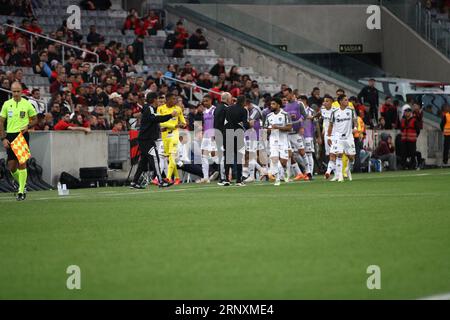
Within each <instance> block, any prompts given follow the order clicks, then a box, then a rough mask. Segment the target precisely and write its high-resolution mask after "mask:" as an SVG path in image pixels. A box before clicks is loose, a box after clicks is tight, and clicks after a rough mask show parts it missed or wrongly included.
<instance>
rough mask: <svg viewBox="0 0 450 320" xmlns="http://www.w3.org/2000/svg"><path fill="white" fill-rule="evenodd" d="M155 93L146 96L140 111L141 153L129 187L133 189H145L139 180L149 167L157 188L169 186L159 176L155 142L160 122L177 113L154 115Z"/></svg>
mask: <svg viewBox="0 0 450 320" xmlns="http://www.w3.org/2000/svg"><path fill="white" fill-rule="evenodd" d="M157 97H158V96H157V95H156V93H153V92H151V93H148V94H147V104H146V105H145V106H144V109H143V110H142V117H141V127H140V129H139V136H138V142H139V150H140V151H141V157H140V159H139V164H138V168H137V170H136V173H135V175H134V179H133V182H131V184H130V187H131V188H135V189H145V187H144V186H141V185H140V184H139V178H140V177H141V175H142V173H143V172H146V171H149V167H150V169H151V170H152V171H154V172H155V173H156V176H157V177H158V181H159V187H168V186H169V185H170V184H168V183H166V182H164V181H163V180H162V176H161V170H160V167H159V155H158V150H157V147H156V143H155V141H156V140H158V139H159V135H160V127H159V124H160V123H161V122H166V121H168V120H170V119H171V118H173V117H176V116H177V112H176V111H174V112H173V113H172V114H168V115H165V116H158V115H156V113H155V109H156V108H155V107H154V106H153V104H154V102H155V100H156V99H157Z"/></svg>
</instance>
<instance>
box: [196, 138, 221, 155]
mask: <svg viewBox="0 0 450 320" xmlns="http://www.w3.org/2000/svg"><path fill="white" fill-rule="evenodd" d="M200 149H202V150H205V151H208V152H214V151H217V146H216V142H215V141H214V140H213V139H212V138H203V139H202V144H201V146H200Z"/></svg>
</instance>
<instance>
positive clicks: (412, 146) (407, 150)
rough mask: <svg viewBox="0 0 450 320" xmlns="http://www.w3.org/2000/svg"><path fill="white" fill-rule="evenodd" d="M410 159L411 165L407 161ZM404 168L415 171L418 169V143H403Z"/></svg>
mask: <svg viewBox="0 0 450 320" xmlns="http://www.w3.org/2000/svg"><path fill="white" fill-rule="evenodd" d="M408 158H409V159H410V161H409V163H408V162H407V159H408ZM402 167H403V168H409V169H414V168H415V167H416V142H409V141H403V142H402Z"/></svg>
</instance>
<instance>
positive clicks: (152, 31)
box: [140, 10, 161, 36]
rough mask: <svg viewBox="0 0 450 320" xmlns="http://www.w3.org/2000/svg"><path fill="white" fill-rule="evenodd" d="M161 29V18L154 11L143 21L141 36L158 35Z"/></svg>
mask: <svg viewBox="0 0 450 320" xmlns="http://www.w3.org/2000/svg"><path fill="white" fill-rule="evenodd" d="M160 28H161V26H160V23H159V17H158V15H157V14H156V13H155V11H154V10H150V11H149V12H148V15H147V16H146V17H144V18H143V19H142V22H141V31H140V34H141V35H143V36H145V35H156V32H157V31H158V30H159V29H160Z"/></svg>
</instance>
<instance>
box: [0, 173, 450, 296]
mask: <svg viewBox="0 0 450 320" xmlns="http://www.w3.org/2000/svg"><path fill="white" fill-rule="evenodd" d="M449 196H450V171H448V170H425V171H419V172H415V171H414V172H393V173H381V174H380V173H372V174H361V175H354V181H353V182H345V183H337V182H335V183H330V182H326V181H323V179H322V178H317V179H316V180H315V181H312V182H300V183H288V184H282V185H281V186H280V187H274V186H273V185H271V184H269V183H257V184H252V185H248V186H246V187H229V188H224V187H218V186H217V185H214V184H211V185H202V186H200V185H195V184H190V185H181V186H176V187H172V188H170V189H167V190H158V189H156V188H154V187H152V188H151V189H150V190H144V191H141V190H130V189H127V188H102V189H85V190H71V194H70V196H68V197H58V196H57V194H56V191H49V192H32V193H29V195H28V199H27V201H25V202H20V203H18V202H16V201H15V200H14V199H13V197H12V195H10V194H1V195H0V203H1V212H0V299H12V298H25V299H33V298H37V299H41V298H42V299H44V298H45V299H46V298H49V299H90V298H95V299H102V298H106V299H391V298H400V299H416V298H421V297H424V296H429V295H434V294H442V293H448V292H450V197H449ZM69 265H77V266H79V267H80V269H81V290H68V289H67V288H66V280H67V278H68V277H69V275H68V274H67V273H66V269H67V267H68V266H69ZM369 265H378V266H379V267H380V269H381V289H380V290H369V289H368V288H367V285H366V281H367V278H368V277H369V276H370V274H367V267H368V266H369Z"/></svg>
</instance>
